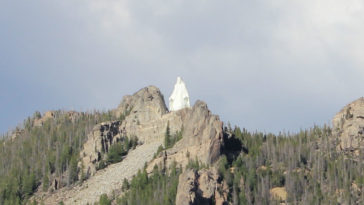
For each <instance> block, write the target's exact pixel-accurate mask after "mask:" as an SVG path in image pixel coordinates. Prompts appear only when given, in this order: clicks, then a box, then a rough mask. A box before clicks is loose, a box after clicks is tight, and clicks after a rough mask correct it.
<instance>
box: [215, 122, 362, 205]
mask: <svg viewBox="0 0 364 205" xmlns="http://www.w3.org/2000/svg"><path fill="white" fill-rule="evenodd" d="M226 130H228V129H226ZM231 133H232V134H233V136H234V137H235V138H236V139H239V140H240V142H241V144H242V152H241V153H240V154H238V155H234V157H232V156H231V154H229V153H227V155H226V156H229V158H228V157H225V156H222V158H221V159H220V161H219V164H218V170H219V173H220V175H221V177H222V178H223V179H224V180H225V181H226V182H227V184H228V185H229V189H230V190H231V191H230V193H229V194H230V195H229V197H228V198H229V201H230V202H232V203H236V204H267V203H271V202H269V200H268V201H267V199H270V198H271V196H270V194H269V191H267V190H270V189H271V188H273V187H285V188H286V191H287V192H288V199H287V201H286V203H288V204H305V203H307V204H337V196H338V194H337V191H338V190H340V191H342V197H341V200H342V203H343V204H352V203H354V202H355V203H358V202H359V201H360V200H363V199H360V197H361V195H360V194H354V192H353V191H352V188H351V186H352V183H356V185H357V186H358V187H359V189H362V188H363V184H362V182H361V181H362V180H364V179H363V177H362V173H361V171H358V170H362V165H361V164H360V163H358V162H357V161H356V160H353V159H351V158H350V157H348V156H347V157H343V156H344V155H343V154H342V153H340V152H338V151H337V150H336V146H335V139H334V138H333V137H332V134H331V130H330V128H329V127H327V126H324V127H322V128H319V127H317V126H315V127H313V128H312V129H309V130H302V131H300V132H299V133H297V134H282V133H280V134H279V135H273V134H263V133H259V132H257V133H250V132H248V131H247V130H245V129H243V130H241V129H240V128H238V127H236V128H235V129H234V130H231ZM230 169H233V170H234V171H230ZM234 193H235V194H236V196H237V197H234Z"/></svg>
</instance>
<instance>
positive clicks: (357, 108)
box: [332, 97, 364, 156]
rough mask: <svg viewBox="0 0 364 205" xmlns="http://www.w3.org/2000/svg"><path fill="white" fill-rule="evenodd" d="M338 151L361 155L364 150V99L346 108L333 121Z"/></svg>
mask: <svg viewBox="0 0 364 205" xmlns="http://www.w3.org/2000/svg"><path fill="white" fill-rule="evenodd" d="M332 123H333V134H334V136H337V137H338V139H339V142H338V145H337V149H338V150H341V151H344V152H347V153H353V154H355V155H357V156H358V155H359V153H360V150H363V149H364V98H363V97H362V98H359V99H358V100H356V101H354V102H352V103H350V104H348V105H347V106H345V107H344V108H343V109H342V110H341V111H340V112H339V113H337V114H336V115H335V117H334V118H333V120H332Z"/></svg>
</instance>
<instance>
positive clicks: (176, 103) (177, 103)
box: [169, 77, 190, 111]
mask: <svg viewBox="0 0 364 205" xmlns="http://www.w3.org/2000/svg"><path fill="white" fill-rule="evenodd" d="M186 107H190V96H189V95H188V91H187V88H186V84H185V83H184V82H183V80H182V79H181V78H180V77H177V82H176V84H175V85H174V90H173V92H172V95H171V97H169V110H170V111H176V110H180V109H182V108H186Z"/></svg>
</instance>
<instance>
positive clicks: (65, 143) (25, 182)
mask: <svg viewBox="0 0 364 205" xmlns="http://www.w3.org/2000/svg"><path fill="white" fill-rule="evenodd" d="M48 114H49V116H47V117H46V116H45V115H43V116H41V114H40V113H39V112H36V113H35V114H34V116H33V117H29V118H28V119H26V120H25V121H24V123H23V125H22V126H21V127H18V128H16V130H15V131H14V133H13V134H12V135H11V136H8V137H4V138H5V139H3V140H1V143H0V176H1V177H0V204H22V203H25V202H26V199H27V198H28V197H29V196H31V195H32V194H33V192H34V191H35V190H36V189H37V188H40V189H42V190H44V191H47V190H48V189H51V190H52V189H53V190H54V189H55V188H60V187H62V186H69V185H70V184H72V183H74V182H75V181H77V180H80V179H79V170H78V167H77V164H78V161H79V152H80V149H81V148H82V145H83V143H84V142H85V140H86V138H87V135H88V133H89V132H90V131H91V130H92V128H93V127H94V125H95V124H97V123H100V122H104V121H109V120H115V117H113V115H112V114H111V112H96V111H95V112H90V113H77V112H66V111H53V112H48ZM81 177H82V175H81ZM40 185H41V186H40ZM50 185H53V187H50Z"/></svg>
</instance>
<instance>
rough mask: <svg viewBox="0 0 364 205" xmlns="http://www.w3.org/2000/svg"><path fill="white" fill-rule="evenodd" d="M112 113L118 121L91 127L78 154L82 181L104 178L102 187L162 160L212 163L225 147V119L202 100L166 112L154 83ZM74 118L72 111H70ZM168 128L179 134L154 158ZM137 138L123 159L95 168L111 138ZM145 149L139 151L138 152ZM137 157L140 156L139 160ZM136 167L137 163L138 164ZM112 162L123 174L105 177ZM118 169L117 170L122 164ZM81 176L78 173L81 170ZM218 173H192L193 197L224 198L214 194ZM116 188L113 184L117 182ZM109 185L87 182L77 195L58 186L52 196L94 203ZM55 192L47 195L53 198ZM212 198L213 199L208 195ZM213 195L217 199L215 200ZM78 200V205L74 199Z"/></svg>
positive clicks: (219, 194)
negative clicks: (83, 199) (137, 142)
mask: <svg viewBox="0 0 364 205" xmlns="http://www.w3.org/2000/svg"><path fill="white" fill-rule="evenodd" d="M113 114H114V115H115V117H117V118H119V119H120V120H115V121H108V122H103V123H99V124H97V125H95V127H94V128H93V130H92V132H91V133H89V135H88V139H87V141H86V143H85V144H84V145H83V150H81V152H80V158H81V159H82V160H81V162H80V163H79V167H82V170H83V173H84V174H85V173H87V176H89V178H88V179H87V180H86V182H84V183H83V184H85V183H86V184H87V183H88V182H93V181H100V180H101V179H102V180H106V181H103V182H102V184H103V186H109V185H110V184H118V183H121V182H122V180H123V179H124V178H127V179H130V177H131V176H132V175H133V174H135V173H136V172H137V170H138V169H141V168H143V166H144V163H146V162H147V163H148V166H147V171H148V170H149V169H150V168H151V170H152V169H153V167H154V165H156V164H160V163H163V165H164V166H170V165H171V164H172V163H173V162H174V161H175V162H177V164H178V165H181V166H182V167H186V165H187V164H188V162H189V160H191V159H192V160H195V159H197V160H198V161H199V162H200V163H203V164H212V163H214V162H215V161H216V160H217V159H218V158H219V156H220V154H221V149H222V147H223V123H222V122H221V121H220V119H219V117H218V116H217V115H213V114H212V113H211V111H210V110H209V109H208V107H207V105H206V103H204V102H202V101H197V102H196V103H195V105H194V106H193V107H192V108H184V109H180V110H178V111H173V112H168V110H167V108H166V105H165V102H164V98H163V95H162V94H161V92H160V90H159V89H158V88H156V87H154V86H149V87H146V88H143V89H141V90H139V91H138V92H136V93H135V94H133V95H131V96H125V97H124V98H123V100H122V102H121V103H120V105H119V106H118V108H117V109H115V110H113ZM70 116H74V114H70ZM167 126H169V129H170V133H171V134H172V135H173V134H174V133H177V132H182V139H181V140H179V141H178V142H177V143H176V144H175V145H174V146H173V147H172V148H170V149H168V150H166V151H165V152H164V153H165V155H163V156H160V157H157V158H155V159H154V160H152V156H153V155H154V153H156V151H157V148H158V147H159V146H160V145H163V140H164V136H165V133H166V129H167ZM134 136H135V137H137V138H138V140H139V142H140V144H139V146H137V147H136V149H135V150H137V151H135V150H133V151H131V152H130V153H128V154H127V155H126V156H125V158H124V160H123V161H121V162H119V163H117V164H114V165H110V166H109V167H107V168H105V169H103V170H100V171H97V169H96V168H97V167H98V163H99V162H102V159H103V157H104V156H105V155H103V153H106V152H108V148H109V147H110V146H111V145H112V144H113V143H115V142H118V141H120V140H124V139H125V138H126V137H134ZM141 148H143V150H141ZM140 156H143V157H144V158H143V159H141V157H140ZM136 165H137V166H136ZM115 166H122V167H123V168H122V169H123V172H125V173H118V174H115V175H113V176H114V177H109V176H104V175H106V173H108V174H110V172H111V171H110V170H113V171H112V173H114V172H115V171H116V170H115V169H113V167H115ZM120 169H121V168H120ZM80 174H81V173H80ZM217 179H218V175H217V172H216V171H211V170H209V171H207V170H205V171H200V172H196V173H195V180H196V183H197V184H198V186H197V187H198V190H202V192H200V191H198V195H197V196H198V197H200V198H197V199H196V200H204V199H208V200H216V201H218V200H219V201H224V200H225V199H226V197H225V195H224V193H223V192H221V191H219V192H216V190H215V188H214V187H216V186H218V187H221V188H219V190H223V189H224V185H223V184H220V183H219V182H218V181H217ZM115 187H116V186H115ZM115 187H114V186H113V187H110V188H107V189H106V188H105V187H100V188H97V189H96V188H92V187H89V186H86V185H80V186H75V187H74V188H73V190H78V191H77V192H80V193H81V192H82V194H76V193H73V192H72V191H67V190H65V189H63V188H62V189H59V190H57V192H56V194H55V195H54V197H56V198H57V200H55V201H60V200H61V199H62V198H67V200H64V201H67V203H66V204H69V203H68V202H72V201H79V200H80V199H82V197H84V196H87V195H92V196H93V197H92V199H90V200H89V202H93V201H94V199H97V198H98V196H99V195H101V194H102V193H111V191H112V190H113V188H115ZM54 197H53V196H50V197H45V198H47V199H49V201H52V199H54ZM211 197H212V198H211ZM215 198H216V199H215ZM76 204H79V203H78V202H77V203H76Z"/></svg>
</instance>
